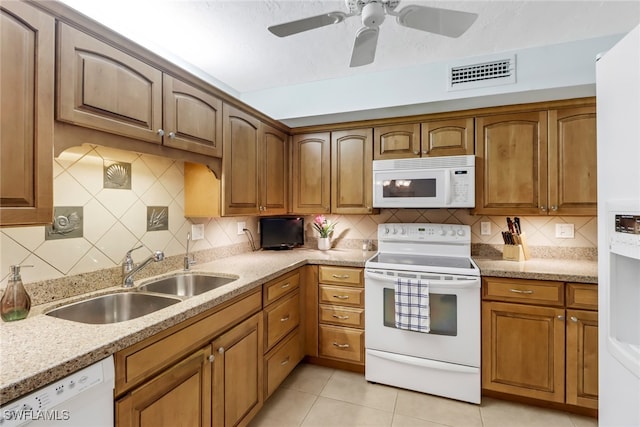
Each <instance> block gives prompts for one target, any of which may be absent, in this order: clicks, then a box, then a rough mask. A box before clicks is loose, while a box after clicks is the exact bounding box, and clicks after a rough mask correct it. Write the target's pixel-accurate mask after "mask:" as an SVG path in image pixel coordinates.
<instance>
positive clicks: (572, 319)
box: [570, 316, 578, 323]
mask: <svg viewBox="0 0 640 427" xmlns="http://www.w3.org/2000/svg"><path fill="white" fill-rule="evenodd" d="M570 319H571V321H572V322H574V323H578V318H577V317H576V316H571V317H570Z"/></svg>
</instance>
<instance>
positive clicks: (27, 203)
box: [0, 2, 55, 226]
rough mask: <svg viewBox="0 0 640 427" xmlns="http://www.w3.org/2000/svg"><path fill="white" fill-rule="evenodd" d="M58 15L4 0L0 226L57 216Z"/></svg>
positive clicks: (0, 11)
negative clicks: (55, 88)
mask: <svg viewBox="0 0 640 427" xmlns="http://www.w3.org/2000/svg"><path fill="white" fill-rule="evenodd" d="M54 26H55V20H54V19H53V17H51V16H48V15H46V14H44V13H42V12H40V11H38V10H37V9H35V8H33V7H31V6H29V5H27V4H26V3H22V2H2V4H1V5H0V35H1V39H0V111H2V114H1V115H0V119H1V122H0V226H8V225H35V224H48V223H51V219H52V218H53V85H54V77H53V74H54V73H53V72H54Z"/></svg>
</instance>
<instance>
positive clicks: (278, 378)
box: [264, 328, 302, 399]
mask: <svg viewBox="0 0 640 427" xmlns="http://www.w3.org/2000/svg"><path fill="white" fill-rule="evenodd" d="M301 360H302V341H301V337H300V329H299V328H297V329H295V330H294V331H293V332H292V333H291V334H289V335H288V336H287V338H285V339H284V340H283V341H282V342H281V343H280V344H278V345H277V346H276V347H275V348H274V349H273V350H272V351H270V352H269V353H267V355H266V356H265V359H264V372H265V385H264V391H265V396H264V398H265V399H266V398H267V397H269V396H270V395H271V393H273V392H274V391H275V390H276V389H277V388H278V386H279V385H280V384H281V383H282V381H284V379H285V378H287V376H288V375H289V374H290V373H291V371H293V368H295V367H296V365H297V364H298V362H300V361H301Z"/></svg>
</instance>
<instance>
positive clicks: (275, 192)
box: [258, 125, 289, 215]
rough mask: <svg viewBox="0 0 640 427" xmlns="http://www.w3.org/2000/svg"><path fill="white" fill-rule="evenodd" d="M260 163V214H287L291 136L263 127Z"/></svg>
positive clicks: (266, 126) (269, 127)
mask: <svg viewBox="0 0 640 427" xmlns="http://www.w3.org/2000/svg"><path fill="white" fill-rule="evenodd" d="M258 148H259V153H258V154H259V155H258V158H259V162H260V168H261V171H260V208H259V209H260V213H261V214H267V215H274V214H285V213H287V210H288V203H287V201H288V197H287V196H288V188H289V186H288V183H289V173H288V171H289V169H288V168H289V164H288V158H289V136H288V135H287V134H285V133H284V132H282V131H279V130H278V129H275V128H273V127H271V126H268V125H263V126H262V142H261V144H260V146H259V147H258Z"/></svg>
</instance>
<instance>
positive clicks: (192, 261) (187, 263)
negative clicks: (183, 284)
mask: <svg viewBox="0 0 640 427" xmlns="http://www.w3.org/2000/svg"><path fill="white" fill-rule="evenodd" d="M190 241H191V233H187V253H186V254H185V256H184V271H189V270H190V269H191V266H192V265H193V264H195V263H196V260H195V259H190V258H189V242H190Z"/></svg>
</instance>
